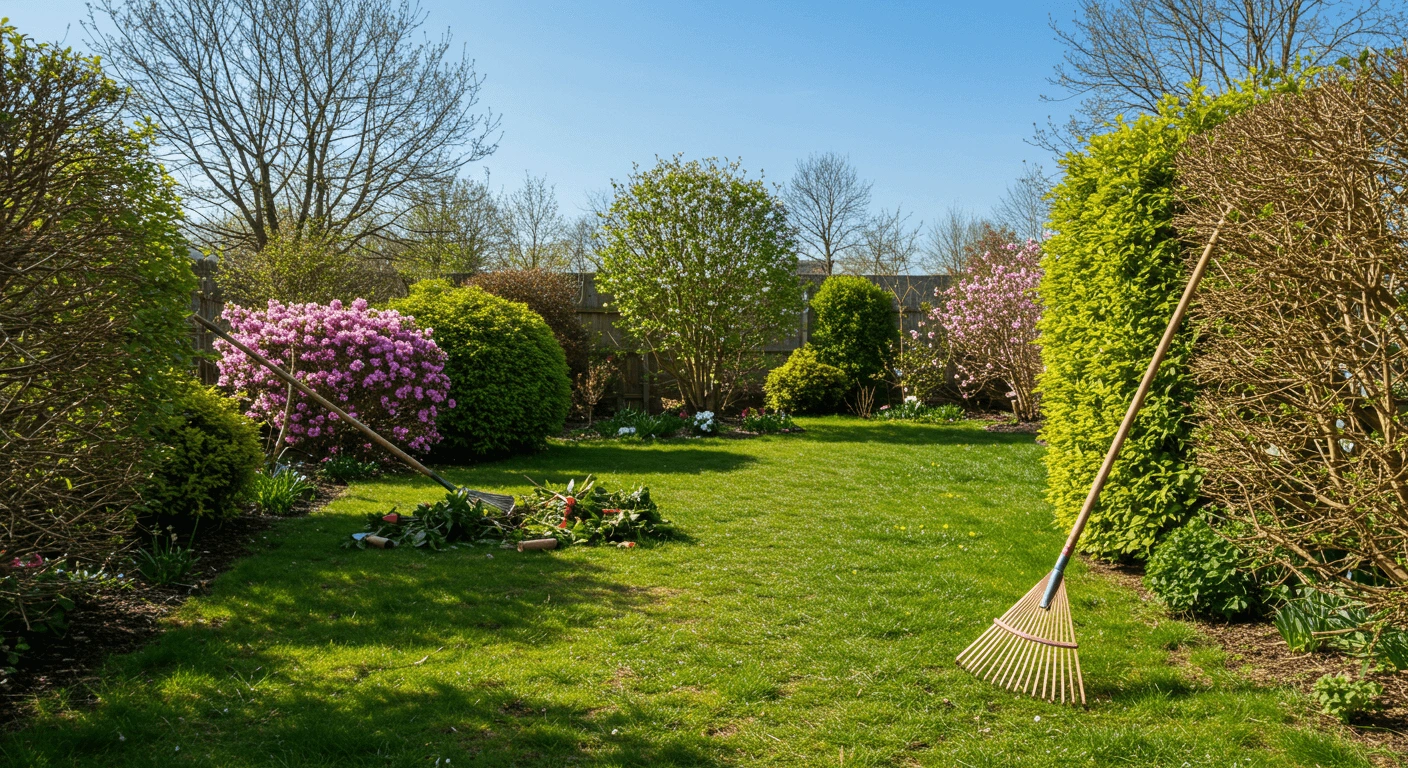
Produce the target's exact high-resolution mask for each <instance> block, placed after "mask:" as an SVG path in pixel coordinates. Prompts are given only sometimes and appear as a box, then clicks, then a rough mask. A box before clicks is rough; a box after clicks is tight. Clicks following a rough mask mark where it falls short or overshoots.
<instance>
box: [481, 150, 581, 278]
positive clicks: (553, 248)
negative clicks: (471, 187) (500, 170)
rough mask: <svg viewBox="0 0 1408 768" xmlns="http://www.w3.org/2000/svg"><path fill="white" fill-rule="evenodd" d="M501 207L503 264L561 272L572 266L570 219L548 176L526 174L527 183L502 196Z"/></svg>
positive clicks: (502, 266) (501, 262)
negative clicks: (563, 211) (566, 218)
mask: <svg viewBox="0 0 1408 768" xmlns="http://www.w3.org/2000/svg"><path fill="white" fill-rule="evenodd" d="M498 207H499V226H500V230H501V232H502V236H503V242H502V246H501V247H500V249H499V255H498V264H497V265H498V266H499V267H501V268H508V269H547V270H556V271H560V270H565V269H567V268H568V267H569V266H570V260H571V258H570V257H571V254H570V245H569V241H568V235H569V230H568V227H567V222H566V221H565V220H564V219H563V217H562V213H561V212H559V211H558V207H557V192H556V191H555V190H554V189H553V187H552V186H551V185H550V184H548V181H547V177H546V176H533V175H531V174H526V173H525V174H524V175H523V186H521V187H519V188H518V189H516V190H514V191H513V192H512V193H509V194H502V195H500V197H499V206H498Z"/></svg>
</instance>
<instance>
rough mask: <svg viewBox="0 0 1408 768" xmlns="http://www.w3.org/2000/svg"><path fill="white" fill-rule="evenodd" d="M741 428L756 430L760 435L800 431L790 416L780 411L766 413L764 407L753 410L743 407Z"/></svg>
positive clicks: (750, 430)
mask: <svg viewBox="0 0 1408 768" xmlns="http://www.w3.org/2000/svg"><path fill="white" fill-rule="evenodd" d="M743 430H744V431H745V432H757V433H758V434H760V435H770V434H774V433H777V432H793V431H800V430H801V427H798V426H797V424H796V422H794V421H792V417H791V416H788V415H787V414H786V413H784V412H782V411H773V412H772V413H768V412H767V411H766V410H765V409H762V408H759V409H757V410H753V409H750V408H744V409H743Z"/></svg>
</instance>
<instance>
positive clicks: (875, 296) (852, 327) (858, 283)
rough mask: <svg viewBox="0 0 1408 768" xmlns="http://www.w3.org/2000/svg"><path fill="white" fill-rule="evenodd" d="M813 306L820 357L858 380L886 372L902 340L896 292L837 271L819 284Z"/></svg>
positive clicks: (814, 336)
mask: <svg viewBox="0 0 1408 768" xmlns="http://www.w3.org/2000/svg"><path fill="white" fill-rule="evenodd" d="M811 306H812V311H813V312H815V313H816V329H815V331H813V333H812V337H811V344H812V345H813V346H814V347H816V357H817V359H818V360H820V361H821V362H823V363H826V364H827V365H834V366H836V367H837V368H840V369H841V370H842V372H844V373H845V374H846V377H847V378H848V379H850V381H851V383H853V384H859V383H867V382H873V381H874V380H875V379H876V378H881V377H883V376H884V374H885V371H886V369H888V368H889V365H890V359H891V355H892V354H893V350H894V348H895V345H896V344H897V343H898V342H899V340H900V329H899V325H898V323H897V322H896V320H895V300H894V297H893V296H891V295H890V294H889V293H888V292H887V291H886V290H885V289H884V288H881V287H880V286H878V285H876V284H875V283H872V282H870V281H869V280H866V279H865V278H863V277H857V276H854V275H835V276H832V277H828V278H826V281H825V282H823V283H822V284H821V288H819V289H817V292H816V295H815V296H813V297H812V301H811Z"/></svg>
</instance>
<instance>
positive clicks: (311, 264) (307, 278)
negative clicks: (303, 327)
mask: <svg viewBox="0 0 1408 768" xmlns="http://www.w3.org/2000/svg"><path fill="white" fill-rule="evenodd" d="M318 224H319V222H312V223H311V224H310V225H309V226H307V227H304V228H302V229H299V228H297V227H295V226H294V225H293V224H292V223H291V222H287V221H286V222H285V223H284V225H283V227H284V228H282V229H280V230H279V231H277V232H275V233H274V235H273V237H271V238H270V239H269V242H268V243H266V244H265V245H264V246H263V247H262V248H258V249H255V248H254V247H253V243H246V244H243V245H240V246H239V247H237V248H235V249H233V250H230V251H226V252H225V253H222V254H221V256H220V278H219V279H220V289H221V291H223V292H224V294H225V299H226V301H229V302H231V303H233V304H238V305H240V306H245V307H262V306H265V305H267V304H268V303H269V302H271V301H277V302H279V303H281V304H306V303H315V304H329V303H331V302H333V301H352V300H353V299H355V298H357V297H359V296H360V297H363V298H367V299H369V300H372V301H381V300H383V299H385V298H387V297H389V296H391V295H393V294H394V293H395V291H396V289H397V288H398V287H399V286H398V283H399V281H398V280H397V279H396V273H395V272H394V271H392V270H390V269H388V268H385V266H384V265H383V264H382V263H381V262H379V261H377V260H372V259H368V258H366V257H365V256H363V255H362V253H361V251H359V250H358V249H356V248H354V247H352V245H351V244H350V243H348V242H346V241H344V240H343V239H342V238H339V237H338V236H337V235H334V234H329V233H325V232H320V231H318Z"/></svg>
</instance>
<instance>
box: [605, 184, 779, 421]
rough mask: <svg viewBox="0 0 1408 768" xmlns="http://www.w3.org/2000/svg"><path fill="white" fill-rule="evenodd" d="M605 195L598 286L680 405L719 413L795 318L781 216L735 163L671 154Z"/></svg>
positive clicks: (760, 187) (775, 204)
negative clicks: (675, 385)
mask: <svg viewBox="0 0 1408 768" xmlns="http://www.w3.org/2000/svg"><path fill="white" fill-rule="evenodd" d="M612 186H613V187H614V189H615V199H614V200H613V201H612V203H611V207H610V209H609V210H607V211H606V213H604V214H603V215H602V217H603V222H602V242H603V246H602V250H601V269H600V271H599V272H598V273H597V280H598V283H599V285H600V287H601V288H602V289H603V290H605V291H608V292H610V293H611V295H612V301H613V303H614V305H615V307H616V309H617V311H619V312H620V313H621V324H622V325H623V326H624V327H625V329H626V330H627V332H628V333H630V334H631V335H632V336H633V337H635V338H636V339H638V340H639V341H641V342H642V343H644V345H645V346H646V347H647V348H648V349H649V350H650V351H651V352H653V353H654V354H655V356H656V358H657V359H658V360H659V361H660V366H661V368H663V369H664V370H665V371H666V372H668V373H669V374H670V375H672V376H673V377H674V378H675V380H676V381H677V382H679V387H680V394H681V395H682V396H683V397H684V399H685V401H686V402H687V403H688V404H689V405H690V407H691V408H693V409H695V410H707V411H718V410H719V409H721V408H723V407H724V406H726V405H727V404H728V402H729V400H730V399H731V397H732V395H733V394H734V392H735V391H736V385H737V384H738V381H739V377H740V374H741V373H742V372H743V371H745V370H746V369H747V367H748V366H747V365H746V364H745V361H746V360H747V359H748V358H749V356H751V355H753V354H755V353H757V352H760V351H761V349H762V347H763V345H764V344H767V343H768V342H770V341H773V340H775V339H777V338H780V337H781V336H782V335H784V334H785V333H786V332H787V331H788V330H790V329H791V328H793V327H794V323H795V320H796V317H797V314H798V313H799V312H800V310H801V302H802V299H801V293H802V291H801V284H800V282H799V281H798V280H797V275H796V270H797V247H796V241H795V236H794V231H793V229H792V227H791V225H789V224H788V222H787V211H786V209H785V208H784V207H783V205H782V203H780V202H779V201H778V200H777V199H775V198H774V197H773V196H772V195H770V194H768V191H767V189H766V188H765V187H764V186H763V183H762V182H761V181H757V180H749V179H747V178H746V176H745V174H744V172H743V171H742V170H741V169H740V168H739V164H738V163H737V162H732V163H720V162H718V161H716V160H713V159H710V160H703V161H697V160H695V161H690V162H684V161H682V160H681V159H680V158H678V157H675V158H673V159H670V160H661V161H660V162H658V163H657V164H656V166H655V167H654V168H652V169H650V170H648V171H644V172H640V171H637V172H635V173H633V174H632V175H631V177H630V179H629V180H628V181H627V182H626V183H624V184H617V183H614V182H613V184H612Z"/></svg>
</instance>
